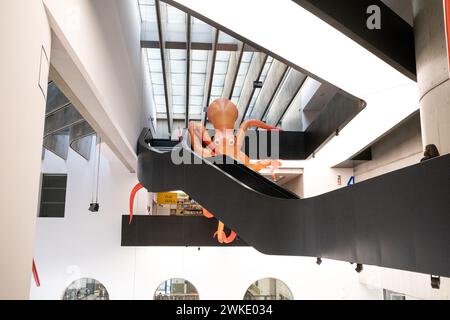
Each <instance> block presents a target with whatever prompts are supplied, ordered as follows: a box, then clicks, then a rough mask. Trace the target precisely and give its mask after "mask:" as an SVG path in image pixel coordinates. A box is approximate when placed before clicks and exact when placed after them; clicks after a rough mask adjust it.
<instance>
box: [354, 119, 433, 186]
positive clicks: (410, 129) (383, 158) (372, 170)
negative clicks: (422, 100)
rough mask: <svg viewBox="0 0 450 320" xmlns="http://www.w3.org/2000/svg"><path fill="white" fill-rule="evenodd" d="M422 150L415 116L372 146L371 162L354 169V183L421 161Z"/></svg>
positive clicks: (418, 124) (418, 120)
mask: <svg viewBox="0 0 450 320" xmlns="http://www.w3.org/2000/svg"><path fill="white" fill-rule="evenodd" d="M423 149H424V148H423V147H422V135H421V129H420V115H419V114H417V115H415V116H413V117H412V118H411V119H409V120H407V121H406V122H405V123H403V124H402V125H401V126H400V127H398V128H397V129H395V130H393V131H392V132H391V133H389V134H388V135H387V136H386V137H384V138H382V139H381V140H380V141H378V142H377V143H375V144H374V145H373V146H372V161H368V162H364V163H362V164H360V165H358V166H356V167H355V177H356V181H357V182H361V181H364V180H367V179H371V178H373V177H376V176H379V175H382V174H386V173H388V172H392V171H395V170H398V169H401V168H404V167H407V166H410V165H414V164H416V163H418V162H419V161H420V159H422V157H423Z"/></svg>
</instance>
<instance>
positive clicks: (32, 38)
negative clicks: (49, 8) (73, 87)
mask: <svg viewBox="0 0 450 320" xmlns="http://www.w3.org/2000/svg"><path fill="white" fill-rule="evenodd" d="M0 12H1V19H0V21H1V22H0V26H1V27H0V38H1V39H2V50H1V51H0V70H2V72H1V74H0V88H1V89H0V106H1V114H0V119H1V125H0V128H1V129H0V130H1V131H0V132H1V139H0V140H1V150H2V156H1V160H0V161H1V162H0V164H1V179H0V185H1V201H0V206H1V207H0V208H1V209H0V284H1V285H0V299H28V298H29V292H30V284H31V278H32V277H31V263H32V259H33V246H34V234H35V224H36V216H37V211H38V202H39V184H40V172H41V155H42V139H43V132H44V115H45V104H46V97H45V96H46V95H47V81H48V68H49V64H48V61H49V59H50V48H51V36H50V28H49V25H48V21H47V16H46V13H45V9H44V6H43V4H42V2H41V1H29V0H15V1H2V2H1V3H0ZM36 263H37V268H38V269H39V261H36ZM33 285H34V284H33Z"/></svg>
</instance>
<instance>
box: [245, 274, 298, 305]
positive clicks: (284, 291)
mask: <svg viewBox="0 0 450 320" xmlns="http://www.w3.org/2000/svg"><path fill="white" fill-rule="evenodd" d="M244 300H294V296H293V295H292V292H291V290H290V289H289V287H288V286H287V285H286V284H285V283H284V282H283V281H281V280H278V279H274V278H265V279H261V280H258V281H256V282H254V283H252V285H251V286H250V287H249V288H248V289H247V291H246V292H245V295H244Z"/></svg>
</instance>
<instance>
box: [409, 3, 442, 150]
mask: <svg viewBox="0 0 450 320" xmlns="http://www.w3.org/2000/svg"><path fill="white" fill-rule="evenodd" d="M413 7H414V29H415V41H416V57H417V78H418V84H419V89H420V93H421V94H420V96H421V100H420V113H421V122H422V140H423V144H424V146H425V145H427V144H435V145H436V146H437V147H438V149H439V151H440V152H441V154H447V153H450V81H449V69H448V57H447V49H446V38H445V19H444V5H443V1H442V0H414V1H413Z"/></svg>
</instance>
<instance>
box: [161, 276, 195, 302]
mask: <svg viewBox="0 0 450 320" xmlns="http://www.w3.org/2000/svg"><path fill="white" fill-rule="evenodd" d="M153 298H154V299H155V300H198V299H199V298H198V292H197V289H195V287H194V285H193V284H192V283H190V282H189V281H187V280H185V279H180V278H173V279H169V280H166V281H164V282H163V283H161V285H160V286H159V287H158V289H156V292H155V296H154V297H153Z"/></svg>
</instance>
